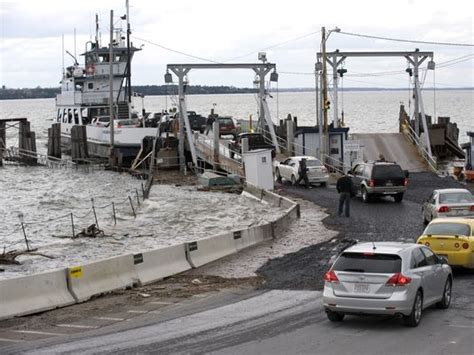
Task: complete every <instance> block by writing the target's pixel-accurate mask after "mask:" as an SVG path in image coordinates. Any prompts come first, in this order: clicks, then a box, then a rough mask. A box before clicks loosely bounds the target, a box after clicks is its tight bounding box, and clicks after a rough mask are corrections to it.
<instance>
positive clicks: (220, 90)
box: [0, 85, 474, 100]
mask: <svg viewBox="0 0 474 355" xmlns="http://www.w3.org/2000/svg"><path fill="white" fill-rule="evenodd" d="M339 90H340V91H345V92H354V91H355V92H363V91H406V90H407V89H406V88H379V87H366V88H357V87H349V88H344V89H343V90H341V89H339ZM428 90H433V88H432V87H431V88H430V87H426V88H424V91H428ZM436 90H438V91H472V90H474V88H473V87H459V88H436ZM133 91H134V92H136V93H140V94H142V95H144V96H167V95H177V93H178V88H177V86H176V85H137V86H134V87H133ZM185 91H186V94H187V95H215V94H229V95H231V94H255V93H257V92H258V91H257V89H253V88H237V87H234V86H188V87H187V88H186V90H185ZM270 92H273V93H275V92H277V91H276V90H274V89H272V90H270ZM278 92H314V88H280V89H278ZM59 93H60V88H59V87H57V88H41V87H36V88H21V89H11V88H5V87H3V88H2V89H0V100H18V99H47V98H54V97H56V95H57V94H59Z"/></svg>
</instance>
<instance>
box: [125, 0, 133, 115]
mask: <svg viewBox="0 0 474 355" xmlns="http://www.w3.org/2000/svg"><path fill="white" fill-rule="evenodd" d="M125 6H126V8H127V14H126V15H125V16H126V17H127V18H126V20H127V89H128V90H127V91H128V118H129V119H131V118H132V112H131V109H132V107H131V106H132V82H131V77H132V76H131V69H132V63H131V58H130V34H131V31H130V7H129V4H128V0H126V1H125Z"/></svg>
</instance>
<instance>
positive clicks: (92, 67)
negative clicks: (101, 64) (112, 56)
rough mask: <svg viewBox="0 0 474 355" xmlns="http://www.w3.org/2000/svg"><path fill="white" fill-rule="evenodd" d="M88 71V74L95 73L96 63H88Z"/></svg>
mask: <svg viewBox="0 0 474 355" xmlns="http://www.w3.org/2000/svg"><path fill="white" fill-rule="evenodd" d="M86 73H87V74H88V75H94V73H95V66H94V64H88V65H87V66H86Z"/></svg>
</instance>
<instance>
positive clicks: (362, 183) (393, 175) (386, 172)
mask: <svg viewBox="0 0 474 355" xmlns="http://www.w3.org/2000/svg"><path fill="white" fill-rule="evenodd" d="M348 175H349V176H351V177H352V181H353V182H354V187H355V189H356V190H357V191H356V193H357V194H360V195H361V196H362V200H363V201H364V202H370V201H372V199H373V198H374V197H378V196H393V198H394V199H395V202H400V201H402V200H403V194H404V193H405V191H406V189H407V185H408V170H402V168H401V167H400V165H398V164H396V163H394V162H385V161H383V162H382V161H375V162H366V163H360V164H357V165H356V166H354V168H353V169H352V170H351V171H349V174H348Z"/></svg>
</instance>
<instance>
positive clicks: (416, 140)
mask: <svg viewBox="0 0 474 355" xmlns="http://www.w3.org/2000/svg"><path fill="white" fill-rule="evenodd" d="M402 133H403V134H404V135H405V137H407V138H408V140H409V141H410V142H412V143H413V144H414V145H415V146H416V147H417V149H418V153H419V154H420V156H421V157H422V158H423V159H424V160H425V161H426V163H427V164H428V166H429V167H430V168H431V169H432V170H433V171H434V172H435V173H439V171H438V163H437V162H436V159H435V157H433V156H432V155H431V154H430V153H429V152H428V150H427V149H426V148H425V146H424V145H423V143H422V142H421V140H420V137H418V135H417V134H416V132H415V131H414V130H413V128H411V126H410V125H409V124H407V123H406V122H403V123H402Z"/></svg>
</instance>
